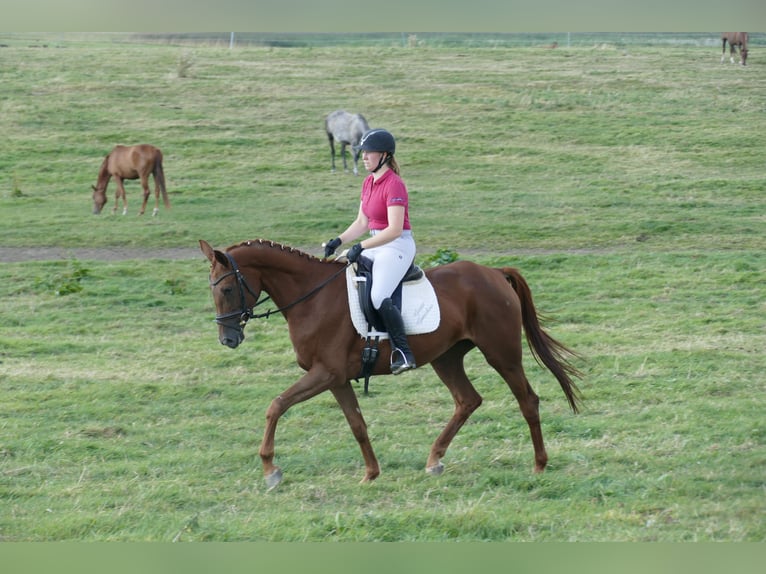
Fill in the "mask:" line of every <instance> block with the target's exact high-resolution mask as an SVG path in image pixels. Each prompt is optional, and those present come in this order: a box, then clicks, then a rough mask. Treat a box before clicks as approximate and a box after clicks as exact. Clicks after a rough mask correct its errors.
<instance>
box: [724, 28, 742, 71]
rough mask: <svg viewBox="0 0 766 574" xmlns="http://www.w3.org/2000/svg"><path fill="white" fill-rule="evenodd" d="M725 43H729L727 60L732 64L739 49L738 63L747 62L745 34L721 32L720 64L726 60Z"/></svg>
mask: <svg viewBox="0 0 766 574" xmlns="http://www.w3.org/2000/svg"><path fill="white" fill-rule="evenodd" d="M726 42H728V43H729V59H730V60H731V63H732V64H733V63H734V54H736V53H737V48H739V63H740V64H742V65H743V66H744V65H745V63H746V62H747V32H723V33H722V34H721V63H722V64H723V62H724V60H725V59H726Z"/></svg>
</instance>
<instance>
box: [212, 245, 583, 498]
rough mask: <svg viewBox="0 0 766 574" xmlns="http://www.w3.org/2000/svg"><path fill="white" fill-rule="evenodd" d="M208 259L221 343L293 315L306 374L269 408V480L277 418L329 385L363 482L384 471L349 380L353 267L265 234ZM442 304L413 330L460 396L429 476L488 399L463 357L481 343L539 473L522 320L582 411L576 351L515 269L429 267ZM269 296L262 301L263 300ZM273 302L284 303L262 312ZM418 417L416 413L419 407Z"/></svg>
mask: <svg viewBox="0 0 766 574" xmlns="http://www.w3.org/2000/svg"><path fill="white" fill-rule="evenodd" d="M199 243H200V248H201V249H202V252H203V253H204V254H205V256H206V257H207V258H208V259H209V260H210V288H211V290H212V293H213V301H214V303H215V307H216V311H217V315H216V322H217V323H218V339H219V341H220V342H221V343H222V344H223V345H226V346H228V347H231V348H235V347H237V346H238V345H239V344H240V343H242V341H243V340H244V338H245V334H244V327H245V324H246V323H247V321H248V320H249V319H253V318H255V319H257V318H262V317H268V316H269V315H271V314H275V313H278V312H281V313H282V314H283V315H284V317H285V319H286V320H287V327H288V330H289V333H290V339H291V341H292V344H293V348H294V349H295V353H296V357H297V361H298V364H299V365H300V366H301V367H302V368H303V369H304V370H305V371H306V372H305V374H304V375H303V376H302V377H300V378H299V379H298V381H297V382H295V383H294V384H293V385H292V386H290V387H289V388H287V389H285V390H284V391H282V392H281V393H280V394H279V395H278V396H277V397H276V398H275V399H274V400H273V401H272V402H271V405H270V406H269V408H268V409H267V411H266V428H265V431H264V436H263V442H262V443H261V449H260V456H261V461H262V464H263V472H264V476H265V479H266V484H267V486H268V487H269V488H270V489H271V488H274V487H275V486H277V485H278V484H279V483H280V481H281V480H282V471H281V470H280V469H279V467H277V466H276V465H275V464H274V435H275V432H276V428H277V422H278V421H279V418H280V417H281V416H282V415H283V414H284V413H285V412H286V411H287V410H288V409H289V408H290V407H291V406H293V405H295V404H297V403H300V402H302V401H305V400H307V399H310V398H312V397H314V396H316V395H318V394H319V393H321V392H323V391H328V390H329V391H330V392H331V393H332V394H333V395H334V396H335V399H336V400H337V401H338V404H339V405H340V407H341V409H342V410H343V414H344V415H345V416H346V420H347V421H348V424H349V426H350V427H351V431H352V432H353V434H354V437H355V438H356V440H357V442H358V443H359V447H360V448H361V450H362V456H363V457H364V463H365V469H366V470H365V474H364V478H363V479H362V482H368V481H371V480H374V479H375V478H376V477H377V476H378V475H379V474H380V466H379V465H378V461H377V459H376V458H375V453H374V452H373V449H372V445H371V444H370V439H369V437H368V436H367V425H366V424H365V421H364V418H363V417H362V412H361V410H360V408H359V403H358V402H357V398H356V393H355V391H354V388H353V387H352V385H351V380H352V379H356V378H358V377H359V372H360V368H361V363H362V361H361V355H362V349H363V347H364V345H365V340H364V339H362V338H361V337H360V336H359V335H358V334H357V332H356V330H355V329H354V327H353V325H352V322H351V317H350V311H349V306H348V297H347V290H346V283H345V282H346V278H345V269H346V267H347V265H348V264H347V263H343V262H340V261H335V260H332V261H331V260H327V259H318V258H316V257H313V256H311V255H308V254H306V253H303V252H301V251H298V250H295V249H292V248H290V247H286V246H284V245H280V244H277V243H272V242H269V241H264V240H254V241H247V242H245V243H241V244H239V245H235V246H232V247H229V248H228V249H227V250H226V251H225V252H222V251H218V250H214V249H213V248H212V247H211V246H210V245H209V244H208V243H207V242H205V241H202V240H200V242H199ZM426 275H427V277H428V279H429V280H430V281H431V283H432V285H433V287H434V291H435V292H436V295H437V297H438V300H439V307H440V312H441V322H440V325H439V326H438V328H437V329H436V330H435V331H433V332H431V333H427V334H421V335H411V336H410V346H411V347H412V350H413V352H414V353H415V358H416V360H417V364H418V365H425V364H426V363H430V364H431V366H432V367H433V369H434V371H436V374H437V375H438V376H439V378H440V379H441V380H442V382H443V383H444V384H445V385H446V386H447V388H448V389H449V390H450V392H451V393H452V398H453V399H454V401H455V410H454V412H453V414H452V418H451V419H450V420H449V422H448V423H447V425H446V427H445V428H444V430H443V431H442V432H441V434H440V435H439V436H438V438H437V439H436V441H435V442H434V443H433V446H432V447H431V452H430V454H429V456H428V460H427V462H426V472H428V473H429V474H432V475H437V474H440V473H441V472H442V471H443V470H444V465H443V464H442V457H443V456H444V455H445V453H446V451H447V448H448V447H449V445H450V442H451V441H452V439H453V438H454V437H455V435H456V434H457V432H458V430H460V428H461V427H462V426H463V424H464V423H465V422H466V420H467V419H468V417H469V416H470V415H471V413H472V412H473V411H474V410H476V409H477V408H478V407H479V405H481V402H482V397H481V395H479V393H478V392H477V391H476V389H475V388H474V387H473V385H472V384H471V381H470V380H469V379H468V377H467V376H466V373H465V369H464V367H463V358H464V356H465V354H466V353H468V351H470V350H471V349H473V348H474V347H478V348H479V350H480V351H481V352H482V353H483V355H484V357H485V358H486V360H487V362H488V363H489V364H490V365H492V367H493V368H494V369H495V370H496V371H497V372H498V374H500V376H501V377H502V378H503V379H504V380H505V382H506V384H507V385H508V387H509V388H510V389H511V392H512V393H513V395H514V396H515V397H516V400H517V401H518V403H519V407H520V408H521V413H522V415H523V416H524V418H525V419H526V421H527V424H528V425H529V431H530V433H531V435H532V446H533V447H534V452H535V471H536V472H541V471H542V470H543V469H544V468H545V465H546V463H547V462H548V456H547V454H546V452H545V446H544V444H543V435H542V431H541V429H540V417H539V412H538V403H539V399H538V396H537V395H536V394H535V392H534V391H533V390H532V387H531V386H530V385H529V382H528V381H527V378H526V376H525V374H524V369H523V367H522V364H521V357H522V337H521V334H522V326H523V328H524V332H525V333H526V338H527V343H528V344H529V346H530V348H531V349H532V352H533V354H534V356H535V358H536V359H537V361H538V362H539V363H541V364H542V365H544V366H545V367H547V368H548V369H549V370H550V371H551V372H552V373H553V375H554V376H555V377H556V379H558V382H559V384H560V385H561V388H562V390H563V391H564V395H565V396H566V398H567V400H568V401H569V405H570V407H571V408H572V410H573V411H574V412H577V410H578V403H579V401H580V398H579V391H578V389H577V387H576V385H575V384H574V382H573V381H572V377H573V376H579V372H578V371H577V369H576V368H575V367H574V366H572V365H571V363H570V362H569V361H568V356H571V355H573V353H572V352H571V351H570V350H569V349H567V348H566V347H565V346H564V345H562V344H561V343H559V342H558V341H556V340H555V339H553V338H552V337H551V336H550V335H548V334H547V333H546V332H545V331H544V330H543V329H542V328H541V327H540V324H539V322H538V316H537V312H536V310H535V305H534V303H533V301H532V294H531V292H530V290H529V286H528V285H527V283H526V281H525V280H524V278H523V277H522V276H521V274H520V273H519V271H518V270H517V269H514V268H511V267H504V268H502V269H494V268H489V267H484V266H482V265H478V264H475V263H471V262H468V261H457V262H454V263H450V264H447V265H443V266H440V267H434V268H431V269H428V270H427V271H426ZM262 294H265V295H263V297H264V298H263V299H261V296H262ZM267 299H271V300H272V301H273V303H274V305H276V306H277V309H276V310H274V309H271V310H269V311H266V312H263V313H258V314H257V313H256V312H255V308H256V307H258V306H259V305H260V304H261V303H263V302H264V301H266V300H267ZM389 353H390V346H389V343H388V340H382V341H381V342H380V355H381V356H382V357H387V356H388V354H389ZM385 374H390V371H389V365H388V361H387V360H381V361H378V363H377V365H376V366H375V369H374V371H373V375H385ZM413 416H417V413H416V412H413Z"/></svg>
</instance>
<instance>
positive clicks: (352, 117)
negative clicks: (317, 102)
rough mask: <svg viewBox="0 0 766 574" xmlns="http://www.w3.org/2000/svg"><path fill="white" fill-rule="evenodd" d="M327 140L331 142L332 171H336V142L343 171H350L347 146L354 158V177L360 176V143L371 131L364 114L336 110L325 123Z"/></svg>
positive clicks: (328, 116)
mask: <svg viewBox="0 0 766 574" xmlns="http://www.w3.org/2000/svg"><path fill="white" fill-rule="evenodd" d="M324 127H325V132H327V139H328V140H330V157H331V158H332V171H335V142H338V143H339V144H340V156H341V157H342V158H343V171H348V166H347V164H346V146H347V145H349V146H351V152H352V154H353V157H354V175H358V174H359V169H358V167H357V165H358V163H359V155H360V153H361V148H360V147H359V142H360V141H361V140H362V135H364V133H365V132H366V131H367V130H369V129H370V126H369V125H368V124H367V120H366V119H364V116H363V115H362V114H350V113H349V112H346V111H343V110H336V111H334V112H332V113H330V114H328V115H327V117H326V118H325V121H324Z"/></svg>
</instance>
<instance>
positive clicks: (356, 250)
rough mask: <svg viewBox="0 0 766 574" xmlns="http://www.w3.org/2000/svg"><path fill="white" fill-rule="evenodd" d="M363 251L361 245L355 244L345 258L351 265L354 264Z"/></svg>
mask: <svg viewBox="0 0 766 574" xmlns="http://www.w3.org/2000/svg"><path fill="white" fill-rule="evenodd" d="M363 249H364V247H362V244H361V243H357V244H355V245H354V246H353V247H352V248H351V249H349V250H348V253H347V254H346V258H347V259H348V260H349V261H350V262H351V263H354V262H355V261H356V260H357V259H359V256H360V255H361V254H362V250H363Z"/></svg>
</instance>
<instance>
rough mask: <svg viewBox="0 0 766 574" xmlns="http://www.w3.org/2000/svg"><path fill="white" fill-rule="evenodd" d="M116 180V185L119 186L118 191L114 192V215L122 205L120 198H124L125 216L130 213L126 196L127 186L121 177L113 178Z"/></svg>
mask: <svg viewBox="0 0 766 574" xmlns="http://www.w3.org/2000/svg"><path fill="white" fill-rule="evenodd" d="M112 177H113V178H114V182H115V184H117V191H115V192H114V207H113V208H112V214H115V213H117V206H118V204H119V203H120V198H122V214H123V215H125V214H126V213H128V198H127V196H126V195H125V185H124V184H123V181H122V178H121V177H119V176H116V175H115V176H112Z"/></svg>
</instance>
